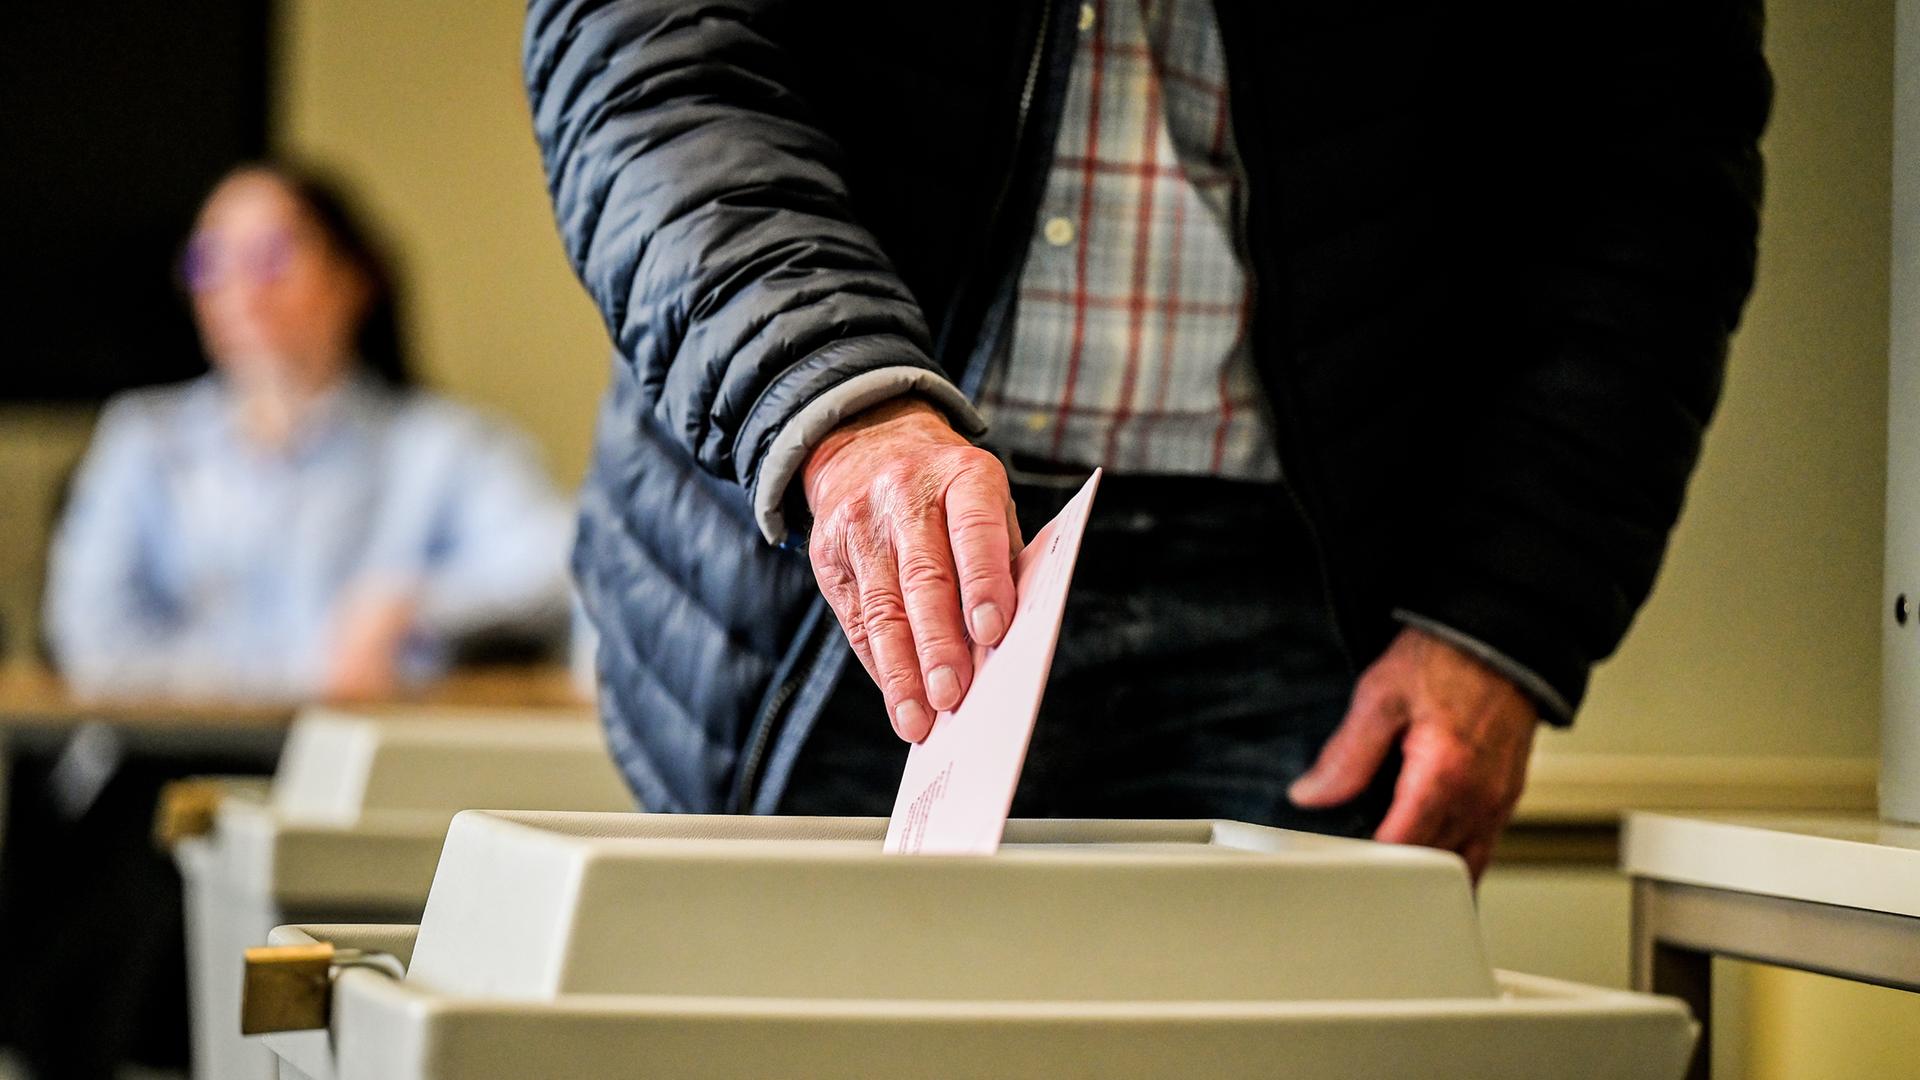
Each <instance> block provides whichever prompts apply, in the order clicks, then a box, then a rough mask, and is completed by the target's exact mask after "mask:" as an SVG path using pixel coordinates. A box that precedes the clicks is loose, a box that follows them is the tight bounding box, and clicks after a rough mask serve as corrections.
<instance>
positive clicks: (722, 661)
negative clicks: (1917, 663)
mask: <svg viewBox="0 0 1920 1080" xmlns="http://www.w3.org/2000/svg"><path fill="white" fill-rule="evenodd" d="M1110 2H1130V0H1110ZM1077 8H1078V3H1077V2H1076V0H1061V2H1045V0H965V2H955V0H911V2H903V0H843V2H835V0H826V2H822V0H812V2H802V0H701V2H698V3H694V2H689V0H534V2H533V3H532V4H531V10H530V13H529V16H528V22H527V36H526V76H527V86H528V90H529V93H530V95H531V98H532V104H533V118H534V125H535V129H536V131H537V133H538V136H539V141H540V146H541V150H542V153H543V156H544V161H545V165H546V169H547V174H548V177H549V179H550V182H551V188H552V193H553V198H554V203H555V206H556V208H557V213H558V218H559V223H560V230H561V234H562V236H563V237H564V239H565V242H566V247H567V250H568V252H569V254H570V255H571V257H572V259H573V262H574V265H575V267H576V268H577V269H578V271H579V273H580V275H581V278H582V279H583V280H584V281H585V283H586V285H587V288H588V289H589V290H590V291H591V293H592V294H593V296H594V298H595V299H596V300H597V301H598V302H599V305H600V308H601V310H602V312H604V313H605V316H606V320H607V326H608V329H609V331H610V332H611V334H612V337H613V339H614V342H615V344H616V357H615V363H614V372H613V383H612V387H611V389H610V390H609V392H608V394H607V398H606V403H605V408H604V410H603V412H602V414H601V417H600V425H599V434H598V444H597V451H596V457H595V461H594V466H593V472H592V476H591V478H590V480H589V482H588V488H587V493H586V496H585V505H584V508H583V511H582V520H581V534H580V541H579V547H578V549H577V551H576V557H575V566H576V571H577V573H578V575H579V577H580V581H581V584H582V589H583V592H584V594H585V597H586V601H587V605H588V609H589V611H590V613H591V615H592V617H593V620H594V622H595V624H596V625H597V626H598V628H599V630H600V632H601V657H600V670H601V676H602V681H603V689H602V707H603V710H604V713H605V719H606V723H607V725H608V730H609V734H610V738H611V740H612V743H613V747H614V749H615V752H616V754H617V755H618V757H619V759H620V761H621V762H622V764H623V765H624V766H625V768H626V770H627V773H628V776H629V777H630V779H631V781H632V783H633V784H634V787H635V789H636V791H637V792H638V794H639V795H640V797H641V798H642V800H643V801H644V802H645V803H646V804H647V805H648V806H649V807H651V808H654V809H659V810H691V811H709V810H717V809H742V810H746V809H756V810H767V809H770V808H771V807H772V806H773V805H774V802H775V800H776V799H777V797H778V795H779V791H780V787H781V784H782V780H783V777H784V776H785V775H786V769H787V768H788V766H790V764H791V762H792V759H793V756H794V754H795V753H796V752H797V750H798V747H799V745H800V743H801V742H802V741H803V740H804V739H805V737H806V732H807V729H808V726H809V725H810V724H811V722H812V718H813V716H814V715H815V713H816V712H817V710H818V708H819V705H820V703H821V702H822V701H823V700H824V698H825V696H826V694H827V693H828V691H829V690H830V689H831V687H832V685H833V683H834V680H836V679H837V678H839V677H840V676H841V674H842V673H843V672H844V671H846V670H847V669H848V665H847V662H846V661H847V657H848V653H847V649H846V647H845V644H844V641H843V639H842V638H841V636H840V634H839V630H838V627H837V625H836V624H835V623H834V621H833V619H832V618H831V616H830V615H829V614H827V613H826V612H825V610H824V605H823V604H822V603H821V602H820V600H819V597H818V594H817V592H816V590H815V589H814V586H813V583H812V579H811V575H810V573H809V570H808V568H807V564H806V560H805V558H804V557H803V556H802V555H801V554H800V553H799V552H797V551H795V550H792V545H791V544H788V545H785V546H776V545H775V544H773V543H770V542H769V541H768V539H767V538H766V537H765V536H763V533H773V534H778V533H780V532H781V531H782V530H783V529H784V528H785V524H784V523H787V522H790V523H792V524H795V525H799V524H803V522H801V521H800V520H799V514H800V513H801V512H802V511H801V509H800V508H798V507H796V506H795V505H794V503H793V493H792V492H791V491H790V490H788V489H789V487H790V485H789V484H788V483H787V481H788V480H789V479H790V478H791V476H792V475H793V470H794V468H795V467H796V465H797V458H796V453H797V451H800V450H804V446H801V447H796V446H794V445H793V440H792V439H791V438H787V439H784V440H783V439H782V433H783V432H784V431H786V429H787V425H788V423H789V421H791V420H793V419H794V418H795V417H796V416H797V415H799V414H801V412H802V410H804V409H805V408H806V407H807V406H808V405H809V404H810V403H812V402H814V401H816V400H819V399H820V398H821V396H822V395H823V394H825V393H826V392H827V391H829V390H833V389H836V388H842V387H845V386H848V385H855V384H854V383H853V382H852V381H853V380H856V379H860V380H863V381H862V382H860V383H859V384H857V385H861V386H871V387H873V388H874V390H873V393H872V394H870V395H868V397H870V398H871V397H879V396H884V395H886V394H891V393H899V392H901V391H902V390H903V389H918V390H919V391H920V392H923V393H928V394H930V395H931V396H933V397H934V398H935V399H936V400H940V395H939V392H938V391H937V390H935V389H929V387H931V386H933V385H934V384H938V385H939V386H946V385H947V382H946V379H951V381H952V383H953V384H957V385H958V386H960V387H961V388H963V389H971V388H972V387H973V386H977V384H978V380H979V378H980V376H981V374H982V371H983V368H984V366H985V364H986V362H987V361H988V359H989V358H990V357H992V356H993V355H994V353H995V350H996V349H998V348H1000V347H1001V346H1002V345H1003V344H1004V341H1005V339H1006V335H1007V331H1008V328H1009V325H1010V315H1011V296H1012V286H1013V283H1014V281H1015V279H1016V278H1017V276H1018V272H1019V266H1020V259H1021V257H1022V254H1023V253H1024V251H1025V250H1026V246H1027V243H1028V239H1029V236H1030V233H1031V230H1032V228H1033V226H1034V218H1035V214H1036V210H1037V205H1038V200H1039V196H1040V186H1041V181H1042V179H1043V177H1044V174H1045V169H1046V164H1047V162H1048V160H1049V157H1050V154H1051V151H1052V139H1053V134H1054V131H1055V129H1056V127H1057V121H1058V114H1059V111H1060V101H1061V97H1062V94H1063V91H1064V85H1065V82H1066V79H1065V75H1066V73H1067V71H1068V70H1069V65H1070V63H1071V58H1072V44H1073V33H1072V28H1073V25H1074V22H1075V20H1074V18H1073V15H1074V13H1075V11H1076V10H1077ZM1216 8H1217V10H1218V13H1219V19H1220V25H1221V31H1222V36H1223V39H1224V41H1225V44H1226V51H1227V59H1228V64H1229V69H1230V79H1231V90H1232V122H1233V125H1234V131H1235V135H1236V138H1237V141H1238V143H1239V147H1240V150H1241V154H1242V157H1243V158H1244V160H1245V166H1246V170H1247V175H1248V191H1249V199H1250V204H1249V211H1248V218H1247V232H1248V237H1247V239H1248V247H1249V250H1250V252H1251V260H1252V269H1253V272H1254V276H1255V280H1256V282H1257V288H1258V294H1257V303H1256V316H1255V320H1254V335H1255V352H1256V361H1257V365H1258V368H1259V371H1260V374H1261V377H1262V380H1263V383H1264V385H1265V386H1266V388H1267V390H1268V392H1269V395H1270V397H1271V399H1272V404H1273V409H1274V415H1275V417H1276V419H1277V425H1276V426H1277V429H1278V438H1279V439H1280V442H1281V446H1280V451H1281V460H1282V465H1283V468H1284V469H1285V471H1286V474H1287V476H1288V477H1289V481H1290V484H1291V486H1292V488H1293V489H1294V491H1295V492H1296V493H1297V495H1298V496H1299V498H1300V500H1301V502H1302V504H1303V506H1304V508H1305V510H1306V511H1307V514H1308V516H1309V518H1310V519H1311V520H1312V522H1313V523H1314V525H1315V528H1316V531H1317V533H1318V535H1319V537H1320V540H1321V546H1322V549H1323V555H1324V570H1325V573H1326V575H1327V580H1328V583H1329V587H1330V592H1331V594H1332V596H1333V598H1334V600H1335V605H1336V608H1337V611H1338V613H1339V615H1340V618H1341V625H1342V628H1343V631H1344V633H1345V637H1346V640H1347V642H1348V644H1349V647H1350V650H1351V651H1352V653H1353V654H1354V658H1355V660H1356V661H1357V662H1364V661H1365V660H1366V659H1367V658H1369V657H1370V656H1372V655H1374V654H1376V653H1377V652H1378V651H1379V650H1380V649H1381V648H1382V647H1384V645H1385V643H1386V641H1387V640H1388V638H1389V637H1390V636H1391V634H1392V632H1393V629H1394V616H1395V614H1396V613H1400V614H1401V615H1402V616H1405V617H1413V618H1421V619H1427V620H1431V621H1432V622H1434V623H1437V624H1439V625H1443V626H1446V627H1449V628H1452V629H1453V630H1455V631H1457V632H1459V633H1461V634H1464V635H1468V636H1470V637H1472V638H1474V639H1477V640H1478V641H1480V642H1483V643H1486V644H1487V645H1489V646H1490V647H1492V648H1493V649H1496V650H1498V651H1499V652H1500V653H1503V654H1505V656H1506V657H1508V658H1511V659H1512V660H1513V661H1515V662H1517V663H1518V664H1519V665H1522V666H1524V667H1525V668H1527V669H1529V670H1530V671H1531V672H1533V673H1534V674H1536V675H1537V676H1539V678H1540V679H1541V680H1543V681H1544V684H1545V686H1546V687H1547V688H1548V689H1547V692H1546V693H1543V694H1542V695H1541V696H1542V698H1543V700H1545V701H1546V702H1547V703H1548V705H1549V711H1550V712H1554V713H1557V714H1558V715H1556V716H1554V717H1553V718H1554V719H1558V720H1562V721H1564V720H1567V719H1570V716H1571V712H1572V709H1573V708H1574V707H1575V706H1577V704H1578V702H1579V700H1580V698H1581V695H1582V694H1583V692H1584V690H1585V688H1586V682H1587V675H1588V670H1589V668H1590V667H1591V666H1592V665H1593V664H1594V663H1595V662H1596V661H1597V660H1599V659H1601V658H1603V657H1605V656H1606V655H1608V654H1609V653H1610V652H1611V651H1612V650H1613V648H1614V647H1615V646H1616V645H1617V644H1618V642H1619V640H1620V638H1621V636H1622V635H1623V634H1624V633H1625V631H1626V628H1627V625H1628V623H1629V621H1630V620H1631V618H1632V616H1633V614H1634V612H1635V610H1636V609H1637V608H1638V607H1639V605H1640V604H1641V602H1642V601H1643V600H1644V599H1645V597H1646V595H1647V592H1648V590H1649V588H1650V587H1651V584H1652V581H1653V578H1654V573H1655V571H1656V569H1657V567H1658V565H1659V562H1660V559H1661V556H1662V554H1663V551H1664V548H1665V544H1666V538H1667V535H1668V532H1669V530H1670V529H1671V527H1672V525H1673V523H1674V521H1675V518H1676V517H1677V515H1678V513H1679V510H1680V505H1681V500H1682V496H1683V493H1684V489H1685V485H1686V481H1687V478H1688V476H1689V474H1690V472H1691V470H1692V468H1693V466H1694V463H1695V460H1696V458H1697V456H1698V453H1699V449H1700V442H1701V436H1702V433H1703V431H1704V429H1705V426H1706V424H1707V421H1708V419H1709V417H1710V415H1711V413H1712V411H1713V408H1714V405H1715V402H1716V399H1717V397H1718V395H1719V389H1720V383H1721V375H1722V368H1723V363H1724V358H1725V350H1726V344H1727V338H1728V335H1729V334H1730V333H1731V331H1732V330H1733V328H1734V326H1735V324H1736V322H1737V321H1738V318H1739V313H1740V310H1741V307H1742V305H1743V303H1744V301H1745V299H1746V296H1747V293H1748V290H1749V288H1750V287H1751V283H1752V275H1753V265H1754V249H1755V235H1756V231H1757V220H1758V205H1759V198H1760V172H1761V169H1760V160H1759V154H1758V150H1757V139H1758V137H1759V133H1760V131H1761V129H1762V127H1763V126H1764V123H1765V119H1766V115H1767V110H1768V106H1769V101H1770V96H1771V85H1770V81H1769V77H1768V73H1767V69H1766V65H1765V62H1764V61H1763V59H1762V56H1761V46H1760V35H1761V17H1760V12H1759V3H1758V0H1688V2H1686V3H1671V2H1666V0H1613V2H1609V3H1603V4H1552V3H1548V4H1540V3H1519V2H1515V0H1482V2H1470V3H1466V4H1459V3H1453V4H1443V3H1437V2H1420V0H1374V2H1369V3H1272V2H1268V0H1217V2H1216ZM942 375H943V376H945V378H944V379H942V378H937V377H936V376H942ZM916 376H924V378H916ZM955 411H956V415H959V413H960V412H963V411H964V406H960V407H959V408H958V409H956V410H955ZM789 434H790V433H789ZM1142 569H1143V572H1150V570H1149V568H1142ZM854 670H855V671H856V672H857V667H856V668H855V669H854ZM875 722H876V723H879V722H882V720H881V718H877V717H876V719H875Z"/></svg>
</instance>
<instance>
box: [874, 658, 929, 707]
mask: <svg viewBox="0 0 1920 1080" xmlns="http://www.w3.org/2000/svg"><path fill="white" fill-rule="evenodd" d="M919 689H920V672H919V671H918V670H917V669H916V668H914V667H912V666H910V665H907V664H893V665H891V666H888V667H885V668H882V669H881V671H880V692H881V693H882V694H884V695H885V696H886V699H887V701H889V702H899V701H905V700H907V699H908V698H912V697H915V696H917V694H918V692H919Z"/></svg>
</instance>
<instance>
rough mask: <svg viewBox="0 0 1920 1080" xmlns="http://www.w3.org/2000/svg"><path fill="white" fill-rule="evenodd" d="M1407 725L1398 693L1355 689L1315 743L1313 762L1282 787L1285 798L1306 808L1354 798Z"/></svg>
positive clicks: (1363, 787)
mask: <svg viewBox="0 0 1920 1080" xmlns="http://www.w3.org/2000/svg"><path fill="white" fill-rule="evenodd" d="M1406 727H1407V715H1406V707H1405V705H1404V704H1403V703H1402V702H1401V699H1400V698H1399V697H1397V696H1393V695H1367V694H1358V693H1356V694H1355V695H1354V699H1353V704H1352V705H1350V706H1349V707H1348V708H1347V715H1346V719H1344V720H1342V721H1340V726H1339V727H1337V728H1335V729H1334V731H1333V736H1332V737H1331V738H1329V739H1328V740H1327V745H1325V746H1323V747H1321V748H1320V757H1319V758H1318V759H1317V760H1316V761H1314V763H1313V768H1311V769H1308V770H1307V771H1306V772H1304V773H1302V774H1301V775H1300V778H1299V779H1298V780H1295V781H1294V782H1293V785H1292V786H1291V787H1289V788H1288V789H1287V798H1289V799H1291V800H1293V804H1294V805H1295V806H1300V807H1305V808H1308V809H1318V808H1320V807H1327V806H1338V805H1340V804H1341V803H1344V802H1347V801H1349V800H1351V799H1353V798H1355V797H1356V796H1358V795H1359V794H1360V793H1361V792H1362V791H1365V790H1366V789H1367V784H1368V782H1370V781H1371V780H1372V779H1373V776H1374V774H1375V773H1377V772H1379V771H1380V763H1381V762H1383V761H1385V760H1386V759H1387V753H1388V751H1390V750H1392V749H1393V744H1394V740H1395V739H1397V738H1398V737H1399V735H1400V733H1401V732H1402V731H1404V730H1405V729H1406Z"/></svg>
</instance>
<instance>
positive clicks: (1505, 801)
mask: <svg viewBox="0 0 1920 1080" xmlns="http://www.w3.org/2000/svg"><path fill="white" fill-rule="evenodd" d="M1537 720H1538V715H1537V714H1536V712H1535V710H1534V707H1533V704H1532V702H1530V701H1529V700H1528V699H1527V697H1526V695H1524V694H1522V693H1521V692H1520V691H1519V689H1518V688H1517V687H1515V686H1514V684H1513V683H1512V681H1511V680H1509V679H1507V678H1506V677H1505V676H1503V675H1501V674H1500V673H1499V672H1497V671H1495V670H1493V669H1492V668H1491V667H1488V666H1487V665H1486V664H1485V663H1482V662H1481V661H1480V660H1479V659H1477V658H1475V657H1473V656H1469V655H1468V654H1466V653H1464V652H1461V651H1460V650H1459V649H1456V648H1454V647H1453V646H1451V645H1449V644H1447V643H1446V642H1444V641H1441V640H1440V639H1439V638H1436V637H1434V636H1432V635H1431V634H1426V633H1423V632H1421V631H1419V630H1415V629H1413V628H1411V627H1409V628H1407V629H1404V630H1402V631H1401V632H1400V635H1399V636H1398V637H1397V638H1395V639H1394V641H1393V644H1392V645H1390V646H1388V648H1387V651H1386V652H1385V653H1383V654H1382V655H1381V657H1380V659H1378V660H1376V661H1374V664H1373V666H1372V667H1370V668H1368V669H1367V671H1366V673H1365V674H1364V675H1362V676H1361V677H1360V682H1359V684H1358V685H1357V686H1355V687H1354V691H1353V702H1352V704H1350V705H1349V706H1348V708H1347V716H1346V719H1345V720H1342V721H1341V723H1340V727H1339V728H1338V729H1336V730H1335V731H1334V733H1333V737H1332V738H1330V739H1328V740H1327V745H1326V746H1325V747H1324V748H1322V750H1321V751H1320V758H1319V760H1318V761H1316V762H1314V765H1313V768H1311V769H1309V770H1307V772H1306V774H1305V775H1303V776H1301V777H1300V779H1298V780H1296V781H1294V784H1293V787H1292V788H1291V789H1289V791H1288V795H1289V796H1290V797H1291V798H1292V799H1293V801H1294V803H1295V804H1296V805H1298V806H1303V807H1326V806H1335V805H1338V804H1340V803H1343V802H1346V801H1347V800H1349V799H1352V798H1354V797H1355V796H1357V795H1359V794H1360V792H1361V791H1363V790H1364V789H1365V788H1366V786H1367V783H1368V781H1370V780H1372V779H1373V776H1374V773H1376V772H1377V771H1379V769H1380V764H1381V762H1382V761H1384V760H1385V759H1386V756H1387V753H1388V751H1389V750H1391V749H1392V748H1393V746H1394V744H1395V743H1396V742H1397V743H1398V744H1399V746H1400V751H1401V757H1402V759H1403V762H1404V764H1403V765H1402V767H1401V770H1400V779H1399V782H1398V783H1397V784H1396V785H1395V787H1394V792H1393V805H1392V807H1391V808H1390V809H1389V810H1388V811H1387V817H1386V820H1385V821H1383V822H1381V824H1380V828H1379V829H1378V830H1376V831H1375V832H1374V834H1373V836H1374V839H1376V840H1384V841H1386V842H1388V843H1395V844H1422V845H1425V846H1427V847H1436V848H1441V849H1444V850H1447V851H1452V852H1457V853H1458V854H1459V855H1460V856H1461V857H1462V858H1464V859H1466V861H1467V866H1468V867H1469V868H1470V869H1471V870H1472V871H1473V876H1474V880H1476V881H1477V880H1479V878H1480V874H1481V872H1482V871H1484V870H1485V869H1486V868H1487V861H1488V859H1489V858H1490V857H1491V856H1492V854H1493V844H1494V841H1495V840H1496V839H1498V838H1499V835H1500V830H1501V829H1503V828H1505V827H1506V824H1507V818H1508V817H1509V816H1511V815H1512V813H1513V804H1514V803H1515V802H1517V801H1519V798H1520V790H1521V788H1522V787H1523V786H1524V785H1525V783H1526V777H1527V755H1528V753H1529V752H1530V751H1531V749H1532V747H1533V729H1534V724H1535V722H1536V721H1537Z"/></svg>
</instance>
